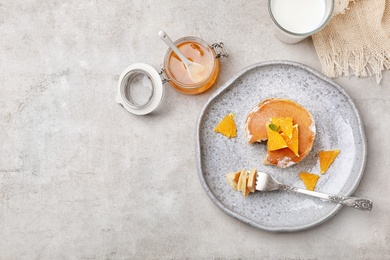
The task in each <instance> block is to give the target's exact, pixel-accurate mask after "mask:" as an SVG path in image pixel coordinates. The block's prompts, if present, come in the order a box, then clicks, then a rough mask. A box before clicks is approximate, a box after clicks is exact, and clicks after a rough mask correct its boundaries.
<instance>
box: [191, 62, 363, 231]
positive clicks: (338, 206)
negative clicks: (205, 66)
mask: <svg viewBox="0 0 390 260" xmlns="http://www.w3.org/2000/svg"><path fill="white" fill-rule="evenodd" d="M275 65H287V66H292V67H297V68H299V69H301V70H305V71H307V72H309V73H311V74H313V75H314V76H316V77H318V78H320V79H321V80H323V81H325V82H327V83H328V84H330V85H331V86H332V87H334V88H335V89H337V90H338V91H339V92H340V93H341V94H342V95H344V96H345V97H346V98H347V101H348V102H349V104H350V105H351V107H352V109H353V111H354V113H355V114H356V116H357V121H358V129H359V131H360V132H361V134H362V135H361V138H362V149H363V151H362V152H363V156H362V164H361V168H360V169H359V175H358V177H357V178H356V180H355V182H354V183H353V185H352V188H351V189H349V190H348V191H347V192H346V193H345V194H343V195H344V196H351V194H353V193H354V192H355V190H356V189H357V187H358V186H359V183H360V181H361V179H362V177H363V174H364V170H365V167H366V163H367V139H366V135H365V130H364V124H363V120H362V117H361V114H360V112H359V110H358V109H357V107H356V105H355V103H354V102H353V100H352V98H351V97H350V95H349V94H348V93H347V92H346V91H345V90H344V89H343V88H342V87H341V86H340V85H339V84H338V83H336V82H335V81H334V80H332V79H330V78H328V77H327V76H325V75H323V74H322V73H320V72H318V71H316V70H315V69H313V68H311V67H309V66H307V65H304V64H302V63H299V62H295V61H288V60H274V61H265V62H258V63H254V64H252V65H250V66H247V67H246V68H244V69H242V70H240V71H239V72H237V73H236V74H235V75H233V77H231V78H230V79H229V80H228V81H227V82H225V83H224V84H223V85H222V86H221V87H219V88H218V89H217V90H216V91H215V92H214V93H213V94H212V95H211V96H210V97H209V98H208V100H207V101H206V103H205V104H204V105H203V108H202V109H201V110H200V112H199V115H198V119H197V123H196V133H195V146H196V167H197V174H198V178H199V181H200V183H201V185H202V187H203V189H204V191H205V192H206V194H207V195H208V197H209V198H210V199H211V201H212V202H213V203H214V204H215V205H216V206H217V207H218V208H219V209H220V210H222V211H223V212H225V213H226V214H227V215H229V216H231V217H233V218H235V219H237V220H239V221H241V222H243V223H246V224H248V225H250V226H253V227H256V228H258V229H262V230H265V231H272V232H297V231H303V230H307V229H310V228H313V227H315V226H318V225H320V224H322V223H324V222H326V221H327V220H329V219H330V218H332V217H333V216H334V215H336V213H337V212H338V211H339V210H340V209H341V208H342V205H341V204H335V206H334V209H333V210H332V211H331V212H329V214H326V215H324V216H323V217H322V218H319V219H318V220H317V221H314V222H312V223H308V224H305V225H299V226H296V227H269V226H266V225H261V224H259V223H256V222H254V221H252V220H250V219H248V218H247V217H245V216H243V215H241V214H238V213H236V212H234V211H232V210H230V209H228V208H227V207H226V206H225V205H224V204H223V203H222V202H220V201H219V200H218V199H217V197H216V196H215V195H214V193H213V191H212V190H211V189H210V188H209V186H208V184H207V182H206V180H205V179H204V176H203V172H202V160H201V156H200V155H201V144H200V132H201V131H200V128H201V122H202V120H203V118H204V116H205V111H206V109H207V108H208V107H209V106H210V104H211V102H212V101H213V100H214V99H215V98H217V97H218V96H219V95H221V94H222V93H224V92H225V91H226V90H227V89H229V88H230V87H231V86H232V85H233V83H234V82H235V81H236V80H237V79H239V78H240V77H241V76H243V75H244V74H246V73H247V72H249V71H251V70H253V69H256V68H260V67H266V66H275Z"/></svg>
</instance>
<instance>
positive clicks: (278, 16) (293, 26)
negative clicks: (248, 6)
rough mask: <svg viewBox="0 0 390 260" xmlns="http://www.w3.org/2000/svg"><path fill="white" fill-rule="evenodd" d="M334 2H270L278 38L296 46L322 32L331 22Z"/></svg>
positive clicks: (304, 0)
mask: <svg viewBox="0 0 390 260" xmlns="http://www.w3.org/2000/svg"><path fill="white" fill-rule="evenodd" d="M333 5H334V0H268V10H269V13H270V16H271V18H272V20H273V22H274V24H275V27H276V36H277V37H278V39H279V40H281V41H282V42H284V43H287V44H294V43H297V42H300V41H302V40H303V39H305V38H306V37H308V36H310V35H312V34H314V33H316V32H318V31H320V30H321V29H322V28H323V27H324V26H325V25H326V24H327V23H328V21H329V20H330V18H331V17H332V13H333Z"/></svg>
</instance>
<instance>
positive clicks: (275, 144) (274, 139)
mask: <svg viewBox="0 0 390 260" xmlns="http://www.w3.org/2000/svg"><path fill="white" fill-rule="evenodd" d="M272 126H275V125H273V124H267V126H266V127H267V135H268V143H267V147H268V151H276V150H279V149H282V148H286V147H287V144H286V141H285V140H284V139H283V136H282V135H281V134H279V132H278V131H277V130H276V129H272Z"/></svg>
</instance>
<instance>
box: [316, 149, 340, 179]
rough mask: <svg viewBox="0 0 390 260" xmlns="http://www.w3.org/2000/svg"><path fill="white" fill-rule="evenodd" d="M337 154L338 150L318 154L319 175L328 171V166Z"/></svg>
mask: <svg viewBox="0 0 390 260" xmlns="http://www.w3.org/2000/svg"><path fill="white" fill-rule="evenodd" d="M339 153H340V150H339V149H337V150H327V151H320V152H319V156H320V172H321V174H324V173H325V172H326V171H327V170H328V169H329V167H330V165H331V164H332V163H333V161H334V160H335V159H336V157H337V155H339Z"/></svg>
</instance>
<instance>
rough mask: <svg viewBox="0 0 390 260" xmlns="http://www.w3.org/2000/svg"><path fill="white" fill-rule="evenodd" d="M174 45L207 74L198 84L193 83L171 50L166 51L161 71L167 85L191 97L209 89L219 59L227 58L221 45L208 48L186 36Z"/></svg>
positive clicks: (216, 70)
mask: <svg viewBox="0 0 390 260" xmlns="http://www.w3.org/2000/svg"><path fill="white" fill-rule="evenodd" d="M174 44H175V45H176V46H177V47H178V49H179V50H180V51H181V52H182V53H183V54H184V55H185V56H186V57H187V58H188V59H189V60H191V61H192V62H196V63H198V64H200V65H202V66H204V67H205V68H206V70H207V73H205V74H204V78H203V79H202V80H201V81H200V82H196V83H195V82H193V80H191V77H190V75H189V73H188V71H187V70H186V67H185V66H184V64H183V62H181V60H180V59H179V58H178V57H177V55H176V54H175V53H174V52H173V51H172V50H171V49H168V50H167V52H166V54H165V58H164V66H163V71H164V73H165V75H166V78H167V81H168V82H169V84H170V85H171V86H172V87H174V88H175V89H176V90H178V91H180V92H182V93H185V94H192V95H193V94H199V93H202V92H204V91H206V90H207V89H209V88H210V87H211V86H212V85H213V84H214V82H215V80H216V79H217V77H218V73H219V59H221V58H223V57H228V54H227V52H226V51H225V49H224V46H223V43H215V44H213V45H212V46H209V45H208V44H207V43H206V42H205V41H203V40H201V39H199V38H196V37H191V36H188V37H183V38H180V39H178V40H177V41H175V42H174Z"/></svg>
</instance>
